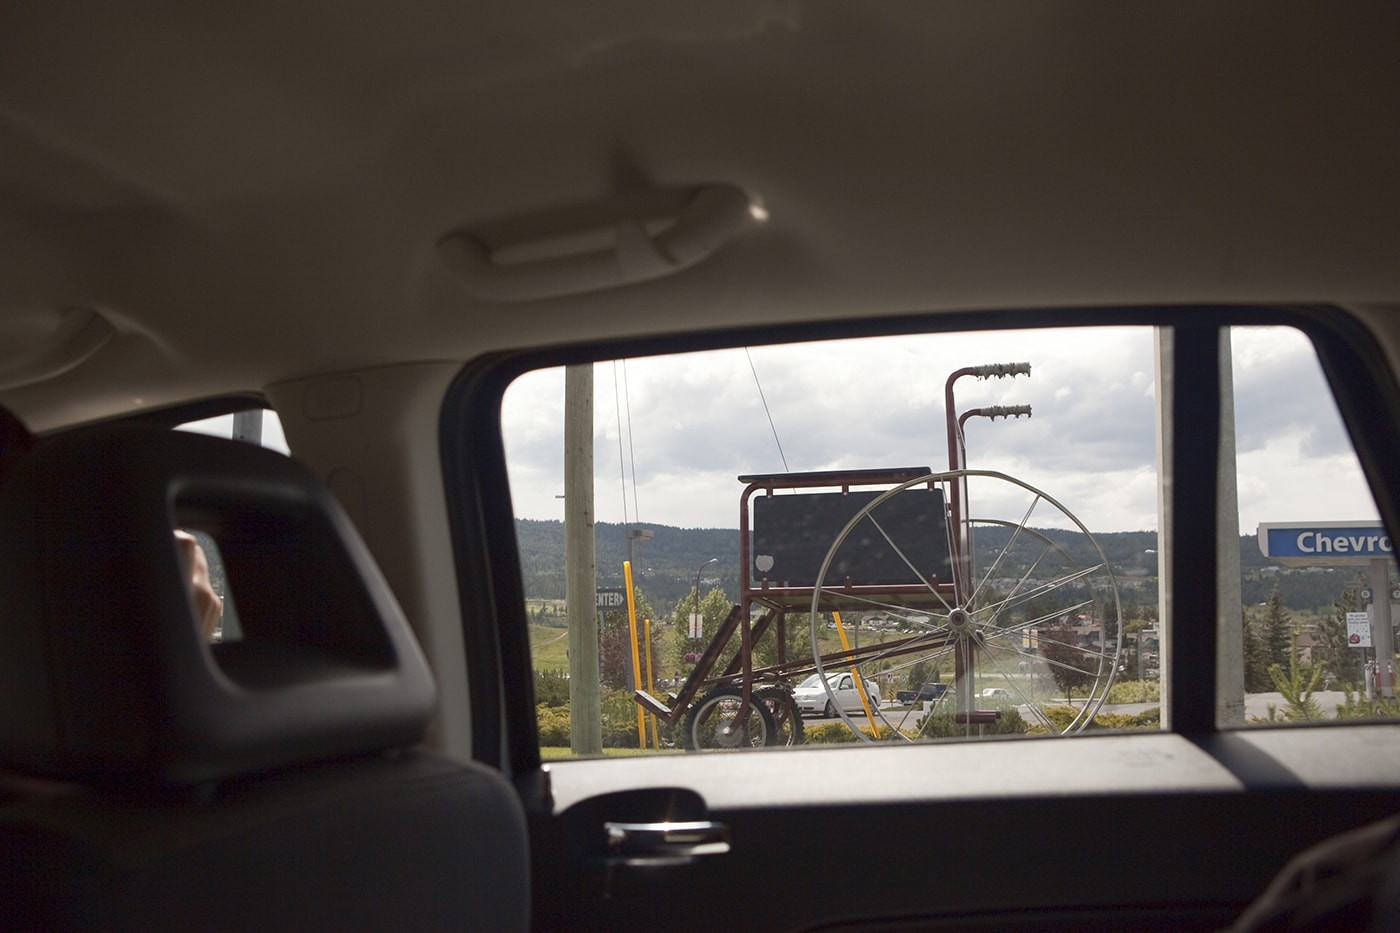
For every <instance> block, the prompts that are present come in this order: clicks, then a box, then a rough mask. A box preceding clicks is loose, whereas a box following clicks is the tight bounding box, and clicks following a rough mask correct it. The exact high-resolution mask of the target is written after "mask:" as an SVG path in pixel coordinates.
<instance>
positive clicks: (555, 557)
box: [516, 519, 1351, 612]
mask: <svg viewBox="0 0 1400 933" xmlns="http://www.w3.org/2000/svg"><path fill="white" fill-rule="evenodd" d="M626 527H639V528H644V529H646V530H648V531H650V532H651V533H652V537H651V538H650V539H649V540H644V541H636V542H634V545H633V550H634V557H635V566H634V568H633V577H634V580H635V582H636V583H637V585H638V586H639V587H640V588H641V589H642V591H643V592H645V593H646V595H647V599H648V600H650V601H651V603H652V605H653V606H655V607H656V608H657V609H658V611H665V612H670V610H671V608H672V607H674V606H675V605H676V603H678V602H679V601H680V600H681V599H683V598H685V597H686V596H687V595H688V594H689V593H690V590H691V588H692V587H694V586H695V576H696V573H697V571H700V572H701V575H702V578H703V582H702V587H701V588H702V590H703V591H708V590H709V589H710V588H711V587H714V586H719V587H722V588H723V589H724V591H725V593H727V594H728V595H729V598H730V599H731V600H734V599H737V598H738V594H739V579H740V570H739V532H738V530H737V529H733V528H676V527H672V526H670V525H652V524H645V523H644V524H640V525H632V526H623V525H619V524H612V523H608V522H599V523H598V524H597V525H596V526H595V529H594V541H595V547H596V550H597V573H598V585H599V586H620V585H621V584H622V562H623V561H625V560H626V559H627V536H626ZM516 533H517V535H518V537H519V542H520V555H521V566H522V569H523V572H524V577H525V593H526V595H527V596H530V597H538V598H545V599H563V598H564V592H565V591H564V523H563V522H561V521H538V520H534V519H517V520H516ZM1039 533H1040V534H1042V535H1045V536H1046V537H1048V538H1050V539H1051V540H1052V541H1055V542H1056V543H1058V544H1062V545H1063V546H1065V547H1067V548H1068V549H1069V551H1070V553H1071V555H1072V556H1073V557H1075V559H1077V560H1079V561H1080V562H1081V563H1085V562H1088V561H1089V556H1090V555H1088V554H1079V553H1075V548H1076V547H1077V546H1079V544H1080V542H1082V538H1080V537H1079V536H1078V535H1074V534H1072V533H1070V532H1064V531H1059V530H1056V529H1041V530H1040V531H1039ZM1008 534H1009V531H1008V530H1006V529H995V528H991V529H983V530H981V531H979V532H978V535H977V540H976V545H977V551H978V554H979V562H980V563H983V565H984V566H985V563H984V562H985V561H990V560H991V558H992V555H993V554H994V553H995V552H996V551H997V550H1000V549H1001V548H1002V547H1004V546H1005V543H1006V536H1007V535H1008ZM1095 540H1096V541H1097V542H1098V545H1099V547H1101V548H1102V549H1103V551H1104V554H1105V555H1106V556H1107V558H1108V562H1109V564H1110V565H1111V566H1112V567H1113V570H1114V574H1115V575H1116V576H1117V577H1118V581H1119V590H1120V594H1121V597H1122V599H1123V601H1124V603H1137V604H1141V605H1155V604H1156V602H1157V557H1156V554H1155V553H1150V552H1155V551H1156V550H1157V533H1156V532H1155V531H1119V532H1104V533H1102V534H1097V535H1095ZM712 557H713V558H717V560H716V561H715V562H714V563H706V562H707V561H708V560H709V559H710V558H712ZM1240 567H1241V571H1242V574H1241V575H1242V577H1243V597H1244V604H1245V605H1246V606H1252V605H1256V604H1258V603H1261V602H1263V601H1264V600H1266V599H1268V596H1269V593H1270V592H1271V591H1272V590H1273V588H1274V586H1275V585H1277V586H1278V588H1279V592H1280V595H1282V597H1283V601H1284V603H1285V605H1287V606H1288V607H1289V608H1290V609H1300V610H1301V609H1309V610H1311V609H1325V608H1326V607H1328V606H1330V605H1331V603H1332V601H1333V600H1334V599H1336V598H1337V597H1338V596H1339V595H1340V593H1341V592H1342V590H1343V589H1344V588H1345V587H1346V586H1347V585H1348V584H1349V583H1350V582H1351V575H1350V574H1348V573H1346V572H1345V571H1341V570H1334V571H1329V570H1322V569H1309V570H1293V569H1283V568H1280V567H1278V566H1277V565H1275V564H1273V563H1272V562H1271V561H1269V560H1268V559H1267V558H1266V557H1264V556H1263V555H1262V554H1260V553H1259V547H1258V545H1257V543H1256V542H1255V538H1254V536H1253V535H1242V536H1241V537H1240Z"/></svg>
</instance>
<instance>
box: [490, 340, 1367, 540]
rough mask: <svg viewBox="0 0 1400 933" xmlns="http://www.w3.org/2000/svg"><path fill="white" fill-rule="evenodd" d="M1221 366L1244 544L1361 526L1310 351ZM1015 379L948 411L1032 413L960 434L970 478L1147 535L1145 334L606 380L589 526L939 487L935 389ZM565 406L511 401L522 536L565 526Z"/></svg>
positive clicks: (1347, 458)
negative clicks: (838, 480)
mask: <svg viewBox="0 0 1400 933" xmlns="http://www.w3.org/2000/svg"><path fill="white" fill-rule="evenodd" d="M1233 347H1234V380H1235V398H1236V422H1237V432H1236V433H1237V438H1238V464H1239V479H1238V485H1239V498H1240V529H1241V533H1245V534H1253V533H1254V531H1255V528H1256V526H1257V524H1258V523H1260V522H1284V521H1342V520H1352V519H1362V520H1374V519H1375V517H1376V512H1375V507H1374V505H1373V503H1372V501H1371V498H1370V494H1369V492H1367V490H1366V486H1365V482H1364V479H1363V478H1362V476H1361V473H1360V469H1359V468H1358V466H1357V464H1356V460H1355V456H1354V454H1353V453H1352V450H1351V446H1350V443H1349V441H1347V439H1346V436H1345V433H1344V431H1343V429H1342V427H1341V425H1340V421H1339V420H1338V417H1337V414H1336V409H1335V407H1334V406H1333V404H1332V402H1331V398H1330V394H1329V393H1328V391H1327V389H1326V387H1325V383H1324V382H1323V379H1322V375H1321V371H1320V370H1319V368H1318V365H1317V361H1316V357H1315V355H1314V353H1313V351H1312V349H1311V346H1310V345H1309V343H1308V341H1307V340H1306V338H1304V337H1302V336H1301V335H1300V334H1298V333H1296V332H1294V331H1292V330H1289V329H1287V328H1269V329H1238V330H1236V331H1235V332H1234V334H1233ZM1011 362H1029V363H1030V364H1031V367H1032V372H1031V375H1030V377H1029V378H1027V377H1024V376H1018V377H1015V378H1007V379H987V380H978V379H976V378H973V377H967V378H964V379H962V380H960V381H959V382H958V383H957V386H956V406H957V408H958V410H959V411H960V412H962V411H966V410H967V409H970V408H976V407H983V406H988V405H1020V404H1028V405H1030V406H1031V407H1032V409H1033V415H1032V417H1031V418H1029V419H1024V418H1023V419H1020V420H998V421H996V422H992V421H989V420H987V419H983V418H973V419H971V420H970V421H968V423H967V450H968V465H969V467H971V468H974V469H982V470H996V471H1000V472H1003V473H1006V474H1008V475H1010V476H1013V477H1016V478H1017V479H1020V480H1022V481H1024V482H1027V483H1030V484H1032V485H1033V486H1035V487H1037V488H1039V489H1041V490H1043V491H1044V492H1046V493H1048V494H1049V495H1050V496H1052V497H1054V498H1055V499H1058V500H1059V501H1060V502H1062V503H1063V504H1064V505H1065V507H1066V508H1067V509H1069V510H1070V511H1071V512H1073V513H1075V514H1076V515H1077V516H1078V517H1079V518H1080V519H1081V520H1082V521H1083V522H1084V523H1085V524H1086V525H1087V526H1088V527H1089V528H1090V529H1091V530H1093V531H1132V530H1143V529H1153V528H1156V526H1157V500H1156V429H1155V401H1154V391H1155V386H1156V376H1155V353H1154V350H1153V339H1152V331H1151V329H1150V328H1132V329H1128V328H1116V329H1094V330H1066V331H1021V332H1015V331H1012V332H1000V333H996V334H990V335H989V334H953V335H949V334H940V335H928V336H915V337H893V338H879V339H866V340H857V341H831V342H825V343H813V344H802V345H789V346H765V347H754V348H751V349H749V350H747V351H746V350H745V349H743V348H738V349H732V350H724V351H716V352H708V353H698V354H685V355H679V356H670V357H655V358H639V359H631V360H628V361H626V362H625V363H624V362H617V363H599V364H598V365H597V366H595V375H594V379H595V385H594V437H595V444H594V456H595V475H596V485H595V492H594V498H595V510H596V512H595V514H596V517H597V519H598V520H599V521H608V522H621V521H624V520H625V521H630V522H637V521H641V522H647V523H655V524H663V525H676V526H681V527H706V528H735V527H737V526H738V507H739V495H740V493H741V491H742V489H743V484H741V483H739V482H738V480H737V477H738V476H739V475H740V474H749V473H779V472H785V471H788V470H791V471H805V470H833V469H857V468H860V469H865V468H881V467H901V466H928V467H932V468H934V469H944V468H946V466H947V462H948V455H947V442H946V429H945V422H944V413H943V409H944V402H943V385H944V381H945V379H946V378H947V376H948V374H949V373H950V372H952V371H953V370H955V369H958V368H961V367H965V366H973V365H978V364H983V363H1011ZM755 373H756V374H757V378H755ZM563 387H564V378H563V372H562V370H548V371H541V372H537V373H532V374H529V375H527V376H524V377H522V378H521V379H520V380H518V381H517V382H516V383H515V384H514V385H513V386H512V387H511V389H510V390H509V392H508V394H507V396H506V401H505V406H504V410H503V416H502V417H503V422H504V428H505V436H506V445H507V454H508V457H509V463H510V469H511V487H512V497H513V502H514V506H515V512H516V515H517V516H519V517H523V518H540V519H558V518H562V517H563V503H562V501H561V500H560V499H559V498H558V497H559V496H560V495H561V494H562V493H563V427H562V421H563V410H564V388H563ZM760 387H761V391H760ZM765 400H766V403H767V411H765V404H764V402H765ZM770 415H771V422H772V423H771V425H770V420H769V419H770ZM775 434H776V438H775ZM780 445H781V449H780ZM988 495H989V496H992V495H994V494H992V493H989V494H988ZM979 506H980V507H981V508H983V509H985V510H986V511H987V512H988V514H996V513H997V511H998V509H1003V508H1004V509H1008V510H1014V509H1015V508H1017V506H1015V505H1014V504H1012V503H1011V502H1010V500H1008V503H1007V504H1006V505H1005V506H1002V505H1000V504H998V503H996V502H993V501H992V500H991V499H982V500H979ZM624 510H625V511H624ZM1037 518H1038V519H1040V518H1042V516H1040V515H1038V516H1037ZM1035 523H1036V522H1032V524H1035ZM1044 523H1045V524H1047V525H1054V524H1063V522H1060V521H1055V520H1052V519H1049V518H1046V519H1045V522H1044Z"/></svg>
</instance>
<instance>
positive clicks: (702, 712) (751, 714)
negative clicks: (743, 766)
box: [685, 687, 777, 751]
mask: <svg viewBox="0 0 1400 933" xmlns="http://www.w3.org/2000/svg"><path fill="white" fill-rule="evenodd" d="M744 705H745V704H744V701H743V695H742V693H741V692H740V690H739V688H737V687H720V688H717V689H715V690H712V691H710V692H709V693H707V694H706V695H705V696H704V697H702V698H701V699H700V700H699V702H697V703H696V704H695V706H694V707H692V708H691V710H690V713H689V714H688V715H687V716H686V726H685V735H686V747H687V748H690V749H692V750H695V751H704V750H732V751H738V750H743V749H753V748H762V747H763V746H765V745H769V744H771V743H772V738H773V736H775V734H776V733H777V728H776V726H775V725H774V722H773V717H772V715H771V714H770V713H769V712H768V707H767V705H765V704H764V703H763V701H762V700H760V699H759V698H758V696H757V694H755V695H754V696H752V697H751V698H750V702H749V703H748V704H747V715H744V716H743V718H742V720H741V718H740V717H741V710H742V708H743V707H744Z"/></svg>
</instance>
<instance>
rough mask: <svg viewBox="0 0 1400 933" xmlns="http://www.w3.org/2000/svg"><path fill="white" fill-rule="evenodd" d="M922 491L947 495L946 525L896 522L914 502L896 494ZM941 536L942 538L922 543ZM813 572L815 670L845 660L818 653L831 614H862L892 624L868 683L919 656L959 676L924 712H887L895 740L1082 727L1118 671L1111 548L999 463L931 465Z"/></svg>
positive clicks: (904, 671) (875, 506) (835, 545)
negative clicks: (943, 469)
mask: <svg viewBox="0 0 1400 933" xmlns="http://www.w3.org/2000/svg"><path fill="white" fill-rule="evenodd" d="M915 491H918V492H920V493H928V494H932V495H941V496H942V505H943V506H944V507H945V508H946V509H947V514H948V520H947V521H946V522H945V523H942V527H941V528H935V527H934V523H928V522H925V523H924V524H923V525H922V526H911V524H910V523H909V522H907V521H906V522H901V521H899V520H897V519H896V515H897V514H898V510H900V509H901V508H907V506H908V503H909V501H910V500H909V499H907V498H906V499H901V498H900V497H901V496H907V495H908V494H910V493H913V492H915ZM935 501H936V500H935ZM934 511H935V512H936V511H937V510H934ZM934 534H941V535H943V537H944V540H943V541H941V542H940V541H930V540H927V539H928V536H929V535H934ZM921 536H922V537H921ZM877 552H878V553H879V555H880V556H879V558H878V560H876V559H875V558H872V557H871V556H870V555H871V554H875V553H877ZM872 561H874V562H875V563H879V565H880V569H879V570H876V571H872V570H870V569H869V568H870V567H871V566H872ZM891 567H893V568H895V571H898V570H899V569H900V568H902V571H903V573H902V574H900V573H898V572H893V573H892V572H891V569H890V568H891ZM862 574H865V575H867V576H869V577H871V578H873V582H867V580H866V579H865V578H863V576H862ZM901 576H902V579H895V578H896V577H901ZM817 579H818V584H817V587H816V589H815V591H814V593H813V597H812V602H811V607H810V622H811V627H812V644H813V646H814V648H813V661H814V663H815V666H816V668H817V670H818V671H819V672H825V671H826V670H827V669H838V668H845V667H848V666H849V665H850V664H851V661H850V660H849V659H848V656H846V655H845V654H842V653H834V654H833V653H829V652H828V653H826V654H823V649H822V648H821V646H820V638H819V636H820V633H821V630H822V628H823V627H824V626H825V625H826V620H828V619H829V618H830V617H831V615H832V614H833V613H840V614H841V615H842V617H843V618H844V619H846V620H847V621H848V624H849V620H850V619H851V618H853V617H855V616H857V614H862V615H863V618H864V619H867V620H880V624H881V627H883V628H888V629H892V630H894V631H895V632H897V633H898V634H897V635H895V636H893V637H892V638H891V639H890V641H889V647H888V648H885V647H884V646H882V647H881V648H880V649H879V650H877V651H875V652H874V653H871V652H870V651H869V650H868V649H867V652H866V654H864V655H863V656H861V657H860V658H859V663H860V667H861V670H862V673H863V674H864V675H865V677H866V678H867V679H870V678H872V677H874V676H876V675H877V674H883V675H891V674H892V675H893V676H895V677H896V678H898V677H901V676H904V677H907V676H908V675H909V672H910V671H911V670H912V669H914V666H915V665H918V664H923V665H924V666H923V668H922V669H921V670H923V671H927V672H929V674H928V675H927V676H929V677H930V679H941V680H944V681H947V680H948V679H949V678H951V680H952V689H951V690H950V691H949V693H950V696H949V697H948V698H947V699H946V700H944V701H943V702H942V703H940V704H937V706H936V707H935V708H934V709H933V710H932V711H931V712H930V713H929V714H928V715H927V716H925V715H924V714H923V711H922V709H916V710H910V711H907V712H905V713H903V714H900V713H898V712H892V711H887V716H886V717H885V721H886V723H888V724H889V725H893V726H896V727H897V729H898V730H899V731H897V732H894V733H893V734H894V736H895V737H898V736H900V735H905V736H908V735H911V734H912V735H913V736H914V737H917V738H939V737H951V736H978V735H983V734H987V733H994V734H1000V733H1007V732H1031V733H1041V734H1049V735H1062V734H1066V733H1071V732H1077V731H1079V730H1080V729H1083V728H1084V727H1085V726H1086V725H1088V724H1089V722H1090V721H1092V719H1093V717H1094V715H1095V714H1096V713H1097V712H1098V711H1099V709H1100V707H1101V706H1102V705H1103V702H1104V699H1105V697H1106V696H1107V693H1108V689H1109V687H1110V685H1111V684H1112V682H1113V676H1114V673H1115V671H1116V670H1117V667H1118V661H1119V652H1120V650H1121V649H1120V647H1119V645H1120V644H1121V639H1120V638H1119V637H1118V635H1119V626H1120V621H1121V612H1120V606H1119V599H1118V586H1117V582H1116V581H1115V579H1114V576H1113V571H1112V569H1111V568H1110V566H1109V564H1108V559H1107V557H1106V556H1105V555H1104V552H1103V549H1102V548H1101V547H1100V546H1099V544H1098V542H1096V541H1095V540H1094V538H1093V535H1092V534H1090V533H1089V530H1088V529H1087V528H1086V527H1085V526H1084V524H1083V523H1082V522H1081V521H1080V520H1079V519H1078V518H1077V517H1075V516H1074V514H1073V513H1071V512H1070V511H1069V510H1068V509H1066V508H1065V507H1064V506H1063V505H1061V504H1060V503H1059V502H1057V501H1056V500H1055V499H1053V498H1051V497H1050V496H1049V495H1047V494H1046V493H1044V492H1042V491H1041V490H1039V489H1036V488H1035V487H1033V486H1031V485H1029V484H1028V483H1024V482H1022V481H1020V480H1018V479H1014V478H1012V477H1010V476H1006V475H1005V474H1002V473H994V472H990V471H982V470H956V471H950V472H947V473H934V474H930V475H929V476H925V477H922V478H920V479H917V480H913V481H911V482H908V483H904V484H902V485H900V486H897V487H895V488H893V489H890V490H889V491H887V492H885V493H883V494H881V495H879V496H877V497H876V498H874V499H873V500H871V501H870V502H869V503H868V504H866V505H865V507H863V508H861V509H860V510H859V511H858V512H856V514H855V515H854V516H853V517H852V518H851V519H850V521H849V522H847V524H846V526H845V527H844V528H843V529H842V530H841V531H840V533H839V534H837V536H836V538H835V539H834V540H833V541H832V543H831V546H830V547H829V548H828V549H827V552H826V557H825V559H824V560H823V562H822V565H821V569H820V571H819V573H818V578H817ZM934 672H936V673H937V676H933V673H934ZM828 691H830V688H829V687H828ZM834 705H835V706H836V707H837V713H838V714H839V715H840V717H841V719H842V720H844V721H845V723H846V724H847V726H849V727H850V728H851V729H852V731H853V732H855V733H856V734H857V735H858V736H860V737H861V738H862V739H865V740H867V741H869V740H870V739H869V737H867V736H866V735H865V734H864V733H862V732H861V730H860V729H858V728H857V727H856V724H855V723H854V722H853V721H852V719H851V717H850V716H849V715H848V714H846V713H845V712H844V711H842V710H841V709H840V704H834Z"/></svg>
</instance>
